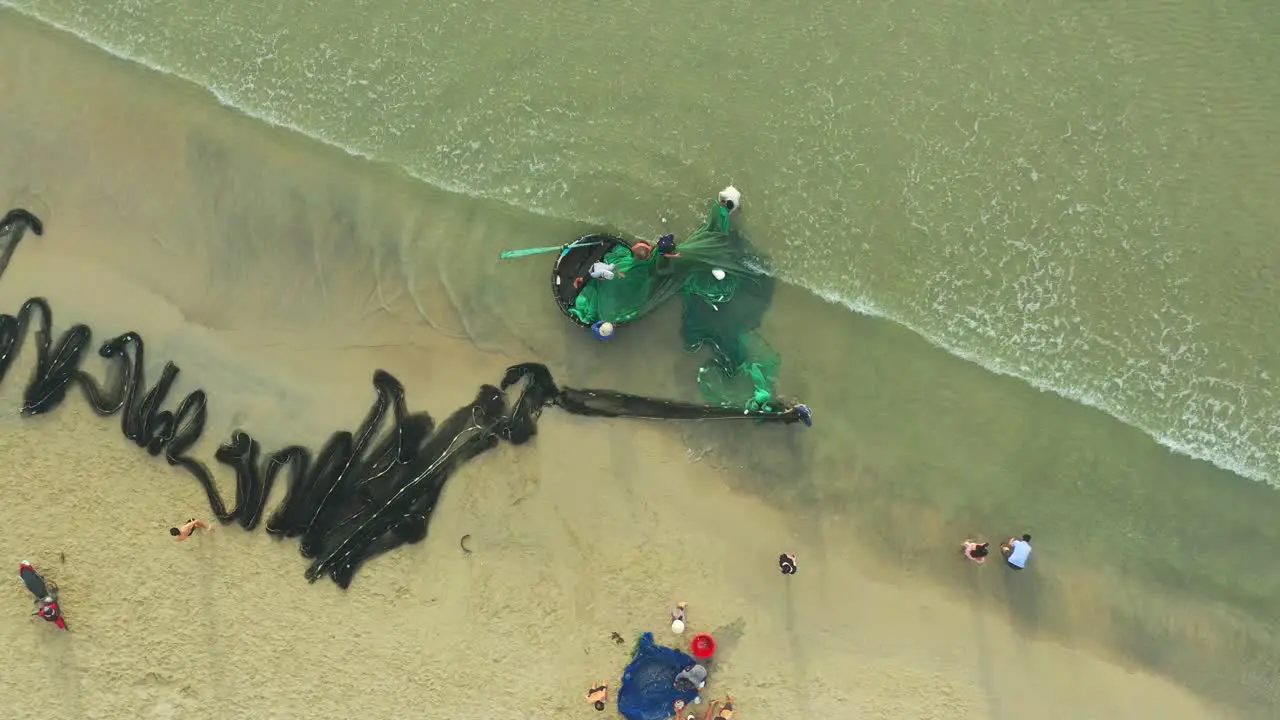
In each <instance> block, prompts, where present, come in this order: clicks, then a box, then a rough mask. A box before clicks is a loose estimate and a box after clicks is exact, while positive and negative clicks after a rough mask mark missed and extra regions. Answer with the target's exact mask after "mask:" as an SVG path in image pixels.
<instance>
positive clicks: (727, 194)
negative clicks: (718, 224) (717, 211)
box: [719, 185, 742, 212]
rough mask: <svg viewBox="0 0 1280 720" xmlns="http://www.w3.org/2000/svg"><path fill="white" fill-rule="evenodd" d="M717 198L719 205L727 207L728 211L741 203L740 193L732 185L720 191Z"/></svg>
mask: <svg viewBox="0 0 1280 720" xmlns="http://www.w3.org/2000/svg"><path fill="white" fill-rule="evenodd" d="M719 199H720V204H721V205H724V206H725V207H727V208H729V212H733V211H734V210H737V209H738V208H739V207H741V205H742V193H741V192H739V191H738V188H736V187H734V186H732V185H730V186H729V187H727V188H725V189H723V190H721V191H720V195H719Z"/></svg>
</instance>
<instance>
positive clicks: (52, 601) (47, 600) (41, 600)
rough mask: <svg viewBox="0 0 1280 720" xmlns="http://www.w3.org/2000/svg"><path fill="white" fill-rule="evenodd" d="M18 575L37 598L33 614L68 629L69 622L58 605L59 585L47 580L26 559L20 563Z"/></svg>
mask: <svg viewBox="0 0 1280 720" xmlns="http://www.w3.org/2000/svg"><path fill="white" fill-rule="evenodd" d="M18 575H20V576H21V577H22V584H23V585H26V586H27V589H28V590H30V591H31V594H32V595H34V596H35V598H36V600H35V602H36V609H35V611H34V612H32V613H31V614H32V615H39V616H40V617H41V618H43V619H45V620H46V621H48V622H51V623H53V624H54V625H57V626H58V627H59V628H60V629H62V630H66V629H67V623H66V621H65V620H63V618H62V608H61V607H59V606H58V585H57V584H56V583H54V582H51V581H48V580H45V579H44V577H43V576H42V575H41V574H40V573H39V572H37V571H36V569H35V568H34V567H33V566H32V565H31V563H29V562H27V561H26V560H23V561H22V562H21V563H20V564H19V565H18Z"/></svg>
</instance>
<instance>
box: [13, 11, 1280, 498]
mask: <svg viewBox="0 0 1280 720" xmlns="http://www.w3.org/2000/svg"><path fill="white" fill-rule="evenodd" d="M0 6H5V7H9V8H11V9H14V10H17V11H18V12H22V13H23V14H26V15H29V16H31V17H34V18H36V19H38V20H40V21H42V22H44V23H46V24H48V25H50V26H53V27H56V28H58V29H59V30H61V31H63V32H66V33H69V34H71V35H74V36H76V37H78V38H80V39H81V40H83V41H85V42H88V43H90V44H92V45H95V46H97V47H99V48H101V49H103V50H104V51H106V52H108V53H111V54H113V55H115V56H117V57H120V58H123V59H125V60H129V61H131V62H134V63H137V64H139V65H142V66H144V67H147V68H149V69H151V70H153V71H156V72H159V73H163V74H166V75H170V76H174V77H179V78H181V79H183V80H186V81H189V82H194V83H196V84H198V85H201V86H202V87H204V88H205V89H206V90H207V91H208V92H210V94H211V95H212V96H213V97H215V98H216V99H217V101H218V102H219V103H220V104H222V105H224V106H226V107H229V108H232V109H235V110H236V111H238V112H241V113H243V114H245V115H248V116H250V117H253V118H256V119H258V120H260V121H263V122H265V123H268V124H270V125H273V126H276V127H280V128H284V129H287V130H290V131H293V132H297V133H299V134H302V135H305V136H307V137H310V138H313V139H315V140H318V141H320V142H323V143H325V144H327V145H330V146H333V147H336V148H339V149H341V150H343V151H344V152H346V153H348V154H350V155H352V156H355V157H360V158H365V159H370V160H375V161H385V160H387V158H381V157H378V156H377V155H376V154H374V153H371V152H368V151H366V150H363V149H361V148H358V147H354V146H352V145H351V144H349V143H344V142H341V141H339V140H336V139H335V138H332V137H327V136H326V135H325V133H321V132H315V131H314V130H312V129H309V128H304V127H300V126H299V125H297V124H296V123H293V122H291V121H289V120H288V119H286V118H283V117H280V116H279V115H278V114H276V113H273V112H269V111H265V110H262V109H260V108H257V107H255V105H254V103H252V102H248V101H246V100H245V99H244V98H242V97H240V96H239V95H238V94H237V93H234V92H231V91H229V90H227V89H221V90H220V89H218V88H213V87H208V85H206V84H203V83H199V82H198V81H197V80H195V79H192V78H189V77H184V76H183V75H182V74H180V73H178V72H175V71H173V70H172V69H170V68H168V67H166V66H165V65H164V63H162V62H159V61H157V60H155V59H154V58H150V57H147V56H145V55H141V54H139V53H137V52H133V51H130V50H129V49H128V48H124V47H122V46H120V45H119V44H117V43H115V42H112V41H111V40H110V39H109V38H105V37H102V36H101V35H98V34H95V33H93V32H86V31H84V30H82V29H79V28H73V27H68V26H67V25H65V24H62V23H59V22H57V21H55V20H53V19H50V18H47V17H43V16H42V15H41V14H40V13H37V12H32V11H31V10H30V9H29V8H25V7H23V8H19V7H17V6H16V5H14V3H13V2H10V1H9V0H0ZM972 134H973V137H974V138H976V137H977V135H978V128H977V124H976V123H975V126H974V129H973V131H972ZM971 139H972V138H971ZM941 150H945V148H940V151H941ZM1014 165H1015V167H1016V168H1018V169H1019V171H1020V172H1024V173H1025V174H1026V175H1027V177H1028V178H1029V181H1030V182H1039V181H1040V180H1041V177H1042V176H1041V174H1040V171H1039V170H1038V169H1036V168H1033V167H1032V166H1031V165H1030V164H1029V163H1028V162H1027V161H1026V160H1025V159H1022V158H1018V159H1017V160H1016V161H1015V163H1014ZM401 167H402V168H403V169H404V170H405V171H406V172H407V173H409V174H410V175H411V176H413V177H416V178H417V179H419V180H422V181H424V182H426V183H428V184H431V185H433V186H435V187H439V188H442V189H444V190H446V191H449V192H452V193H456V194H459V195H465V196H470V197H476V198H483V199H489V200H495V201H499V202H503V203H506V204H510V205H515V206H518V207H520V208H521V209H523V210H526V211H529V212H532V213H535V214H539V215H544V216H554V217H560V218H564V210H563V208H555V209H552V208H550V207H548V206H546V205H544V204H543V203H541V202H539V201H538V200H539V198H538V196H537V194H536V193H534V192H532V191H530V189H529V188H527V187H524V188H522V187H515V186H501V185H500V186H495V187H494V188H488V189H486V188H480V187H475V186H472V185H468V184H466V183H463V182H460V181H458V180H456V179H448V178H444V177H440V176H439V175H437V174H433V173H430V172H426V171H424V169H423V168H408V167H403V165H401ZM908 172H909V173H911V172H915V173H917V174H918V176H917V177H916V178H915V180H912V179H911V178H908V180H909V181H911V182H920V181H921V180H922V179H923V178H924V177H926V176H925V175H919V173H920V172H921V171H920V169H919V168H914V167H913V168H908ZM561 190H562V191H563V190H564V188H561ZM905 197H907V199H908V200H910V199H911V198H910V195H909V194H908V195H906V196H905ZM515 198H519V199H518V200H516V199H515ZM914 207H915V206H912V208H914ZM1086 210H1088V208H1084V207H1082V206H1081V207H1077V208H1076V211H1079V212H1084V211H1086ZM909 211H911V208H909ZM908 214H911V212H909V213H908ZM566 219H571V220H580V221H583V222H589V223H605V222H608V220H607V219H605V218H596V217H571V218H566ZM820 222H821V220H820V219H818V220H815V223H820ZM983 222H985V219H984V220H983ZM911 223H912V226H913V227H914V228H916V229H917V230H918V231H920V232H921V233H923V234H925V235H929V234H930V233H931V232H932V230H931V229H930V225H929V221H928V218H924V217H922V218H918V219H917V218H915V217H914V216H913V217H912V220H911ZM944 230H945V228H944ZM858 232H859V233H860V232H861V231H858ZM787 242H788V244H790V243H791V242H792V240H790V239H788V241H787ZM1011 242H1012V241H1011ZM808 250H809V251H812V250H813V248H808ZM780 279H781V280H783V281H784V282H789V283H792V284H796V285H798V286H800V287H804V288H805V289H807V290H809V291H810V292H813V293H814V294H815V295H817V296H818V297H820V298H822V299H823V300H825V301H827V302H831V303H834V304H837V305H840V306H843V307H845V308H847V309H849V310H851V311H854V312H857V313H860V314H864V315H870V316H875V317H880V318H883V319H886V320H889V321H892V322H895V323H897V324H899V325H902V326H904V327H906V328H908V329H909V330H911V331H912V332H914V333H916V334H918V335H920V336H921V337H923V338H925V339H926V340H928V341H929V342H930V343H932V344H934V345H935V346H937V347H939V348H941V349H943V350H945V351H947V352H949V353H950V354H952V355H955V356H957V357H960V358H962V359H964V360H967V361H970V362H973V363H976V364H978V365H980V366H981V367H983V368H985V369H987V370H989V371H991V372H994V373H998V374H1001V375H1007V376H1011V377H1015V378H1019V379H1022V380H1024V381H1026V382H1028V383H1029V384H1031V385H1032V386H1033V387H1035V388H1037V389H1039V390H1041V391H1046V392H1052V393H1055V394H1057V395H1060V396H1062V397H1064V398H1067V399H1069V400H1072V401H1075V402H1079V403H1082V404H1085V405H1088V406H1090V407H1094V408H1097V409H1099V410H1102V411H1103V412H1106V413H1108V414H1110V415H1112V416H1113V417H1115V418H1117V419H1119V420H1120V421H1122V422H1125V423H1126V424H1129V425H1131V426H1134V427H1136V428H1139V429H1141V430H1142V431H1144V432H1146V433H1147V434H1149V435H1150V436H1152V437H1153V438H1155V439H1156V440H1157V441H1158V442H1160V443H1161V444H1162V445H1164V446H1166V447H1168V448H1170V449H1171V450H1173V451H1175V452H1179V453H1182V454H1185V455H1189V456H1191V457H1195V458H1199V459H1203V460H1206V461H1208V462H1211V463H1213V464H1214V465H1217V466H1218V467H1221V468H1223V469H1225V470H1229V471H1231V472H1234V473H1237V474H1239V475H1241V476H1243V477H1247V478H1250V479H1254V480H1258V481H1262V482H1266V483H1268V484H1271V485H1276V484H1277V483H1276V479H1275V478H1274V477H1273V476H1272V473H1271V472H1270V471H1269V470H1268V469H1267V468H1266V467H1265V460H1266V456H1265V455H1264V454H1263V453H1262V452H1260V451H1258V450H1257V449H1253V450H1252V451H1251V450H1250V448H1249V445H1250V441H1249V439H1248V438H1242V437H1238V436H1237V433H1238V432H1239V431H1240V428H1232V427H1229V426H1227V425H1225V424H1223V423H1221V422H1218V423H1217V424H1216V425H1214V424H1211V423H1210V422H1209V421H1211V420H1213V418H1212V417H1210V418H1208V419H1207V420H1206V418H1205V417H1203V416H1202V415H1203V413H1200V414H1194V413H1193V414H1189V415H1188V416H1187V417H1185V418H1184V421H1185V422H1184V423H1183V427H1184V428H1185V430H1180V431H1168V430H1161V429H1159V428H1157V427H1155V426H1154V424H1153V423H1151V422H1149V421H1148V420H1147V419H1146V418H1144V417H1143V416H1142V415H1141V413H1139V412H1136V411H1135V410H1134V409H1133V408H1129V407H1126V406H1125V405H1124V404H1122V403H1120V402H1117V400H1116V398H1115V397H1111V396H1108V395H1107V394H1106V393H1102V392H1098V391H1095V390H1090V389H1088V388H1086V387H1083V386H1082V385H1080V384H1073V383H1072V382H1071V381H1070V379H1069V378H1066V377H1045V376H1041V375H1037V374H1036V372H1035V371H1034V369H1033V368H1030V367H1029V366H1027V365H1025V364H1023V363H1019V362H1014V361H1011V360H1008V359H1002V358H1000V357H997V356H995V355H991V354H983V353H980V352H975V351H974V350H972V349H968V348H966V346H965V344H964V343H962V342H960V341H957V340H953V339H949V338H948V337H946V335H947V333H946V332H939V331H938V330H937V329H933V330H930V329H928V328H925V327H922V326H921V324H920V323H918V322H912V321H911V320H909V319H906V318H904V317H902V316H901V314H900V313H892V312H888V311H886V310H885V309H884V308H883V307H881V306H880V305H878V304H876V303H875V302H874V301H873V300H871V299H870V298H867V297H865V295H861V294H851V293H850V292H849V291H848V290H846V289H840V288H835V287H829V286H822V285H820V284H817V283H813V282H812V281H806V280H805V279H803V278H802V277H798V276H794V274H788V273H782V276H781V277H780ZM938 279H939V280H940V281H942V282H939V283H936V284H934V285H933V286H932V288H931V289H932V291H934V292H935V293H938V295H937V297H935V298H934V300H935V303H934V304H935V305H939V307H938V309H939V310H941V309H942V306H941V305H940V303H939V301H940V300H941V299H943V298H944V297H945V293H946V292H947V290H946V288H945V286H946V280H947V279H946V278H941V277H940V278H938ZM1028 287H1031V288H1032V290H1031V291H1027V290H1026V289H1024V288H1019V292H1018V293H1017V297H1016V303H1017V305H1018V306H1019V308H1021V309H1022V310H1023V311H1025V312H1027V313H1028V314H1031V315H1034V314H1035V312H1036V311H1037V310H1039V309H1040V308H1041V307H1042V306H1043V304H1044V303H1052V302H1054V301H1055V300H1054V298H1052V297H1050V296H1044V295H1042V294H1039V293H1040V287H1039V286H1038V285H1034V284H1032V285H1029V286H1028ZM971 310H972V311H973V312H972V313H970V315H969V316H967V317H957V318H955V320H956V321H957V322H961V323H965V324H967V326H968V327H969V329H970V330H974V331H979V333H978V334H979V335H982V334H983V333H986V334H987V335H993V334H994V335H993V337H998V338H999V340H1000V341H1001V342H1002V343H1004V344H1006V345H1010V344H1012V345H1016V344H1018V342H1020V340H1019V337H1020V336H1018V337H1013V336H1008V335H1007V333H1006V334H1003V335H1002V334H1000V333H1001V331H1000V330H999V329H998V323H995V322H994V321H993V320H992V318H990V317H984V316H983V314H982V312H981V311H979V310H977V309H974V308H971ZM984 327H985V328H986V329H985V330H983V328H984ZM953 334H954V333H953ZM1023 340H1026V338H1023ZM1095 340H1096V341H1097V342H1100V343H1101V342H1106V341H1105V340H1103V339H1101V338H1097V339H1095ZM1028 341H1029V340H1028ZM1036 342H1037V343H1039V344H1040V345H1045V344H1047V345H1048V346H1052V345H1053V343H1054V342H1059V343H1061V338H1059V339H1058V340H1057V341H1055V340H1054V339H1053V337H1052V336H1048V337H1047V338H1046V337H1045V336H1041V337H1039V338H1037V339H1036ZM1042 349H1043V348H1042ZM1050 349H1052V348H1051V347H1050ZM1175 352H1176V351H1175ZM1131 376H1132V373H1125V374H1122V375H1121V376H1118V377H1117V378H1114V379H1113V382H1115V383H1117V384H1119V385H1122V384H1123V383H1124V382H1126V381H1127V379H1128V378H1130V377H1131ZM1202 380H1203V382H1205V383H1210V384H1212V383H1215V382H1216V383H1224V382H1227V381H1224V380H1215V379H1213V378H1203V379H1202ZM1095 385H1096V383H1095ZM1218 402H1219V401H1214V400H1209V399H1206V400H1203V401H1202V402H1201V404H1202V405H1205V406H1207V407H1209V408H1210V410H1211V411H1213V412H1217V411H1218V410H1222V411H1225V412H1227V413H1233V412H1236V411H1237V408H1228V407H1225V406H1221V405H1215V403H1218ZM1188 404H1190V403H1188ZM1211 415H1212V412H1211ZM1277 433H1280V430H1267V431H1264V432H1263V435H1264V436H1266V437H1268V438H1269V437H1271V436H1273V435H1275V434H1277Z"/></svg>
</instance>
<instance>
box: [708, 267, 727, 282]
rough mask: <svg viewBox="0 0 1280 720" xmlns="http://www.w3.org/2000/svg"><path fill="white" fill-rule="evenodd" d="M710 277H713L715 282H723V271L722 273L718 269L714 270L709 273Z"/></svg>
mask: <svg viewBox="0 0 1280 720" xmlns="http://www.w3.org/2000/svg"><path fill="white" fill-rule="evenodd" d="M711 277H713V278H715V279H717V280H723V279H724V271H723V270H721V269H720V268H715V269H713V270H712V271H711Z"/></svg>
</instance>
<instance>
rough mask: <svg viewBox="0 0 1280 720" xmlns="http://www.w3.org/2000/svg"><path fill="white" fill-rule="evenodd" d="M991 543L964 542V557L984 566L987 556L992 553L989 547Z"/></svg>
mask: <svg viewBox="0 0 1280 720" xmlns="http://www.w3.org/2000/svg"><path fill="white" fill-rule="evenodd" d="M990 544H991V543H979V542H974V541H972V540H965V541H964V556H965V557H967V558H969V559H970V560H972V561H974V562H976V563H978V564H982V563H984V562H986V561H987V554H988V553H989V552H990V551H989V550H988V549H987V546H988V545H990Z"/></svg>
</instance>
